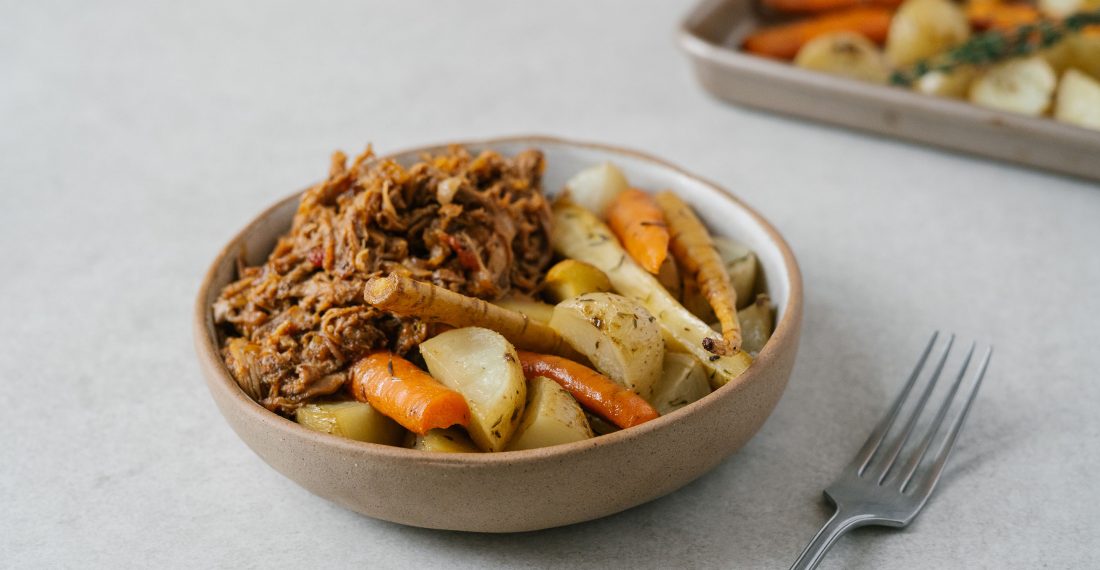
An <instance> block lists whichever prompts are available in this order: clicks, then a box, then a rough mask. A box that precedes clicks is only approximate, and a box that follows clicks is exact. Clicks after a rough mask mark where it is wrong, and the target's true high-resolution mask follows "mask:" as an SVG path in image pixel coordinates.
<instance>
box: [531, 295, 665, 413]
mask: <svg viewBox="0 0 1100 570" xmlns="http://www.w3.org/2000/svg"><path fill="white" fill-rule="evenodd" d="M550 327H551V328H553V329H554V330H556V331H558V334H560V335H561V336H562V338H564V339H565V341H566V342H567V343H569V345H570V346H572V347H573V349H574V350H576V351H577V352H579V353H581V354H583V355H584V356H586V357H587V358H588V360H589V361H590V362H592V365H593V366H595V367H596V369H597V370H599V371H600V372H601V373H603V374H604V375H605V376H607V377H609V378H611V379H612V380H614V381H616V382H618V383H619V384H622V385H623V386H626V387H627V388H630V389H631V390H633V391H634V392H635V393H637V394H638V395H640V396H642V397H643V398H646V397H648V396H650V395H651V394H652V392H653V385H654V384H656V383H657V379H658V378H660V376H661V359H662V358H663V357H664V353H665V343H664V340H663V339H662V337H661V328H660V325H658V324H657V322H656V318H654V317H653V315H651V314H650V313H649V311H647V310H646V309H645V307H643V306H642V305H641V304H640V303H638V302H637V301H635V300H633V299H628V298H626V297H623V296H621V295H616V294H614V293H588V294H585V295H581V296H579V297H574V298H572V299H569V300H567V301H563V302H561V303H559V304H558V306H556V307H554V316H553V318H551V319H550Z"/></svg>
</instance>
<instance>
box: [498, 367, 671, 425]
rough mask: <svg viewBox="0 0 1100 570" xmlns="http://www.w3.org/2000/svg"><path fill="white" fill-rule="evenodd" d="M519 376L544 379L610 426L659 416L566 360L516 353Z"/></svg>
mask: <svg viewBox="0 0 1100 570" xmlns="http://www.w3.org/2000/svg"><path fill="white" fill-rule="evenodd" d="M518 353H519V362H520V364H521V365H523V375H524V376H526V377H527V378H528V379H530V378H534V377H536V376H545V377H547V378H549V379H551V380H553V381H554V382H557V383H558V384H560V385H561V387H562V388H565V391H566V392H569V393H570V394H572V395H573V397H574V398H576V399H577V401H578V402H580V403H581V405H582V406H584V407H586V408H588V409H589V410H591V411H593V412H595V413H596V414H598V415H599V416H601V417H603V418H604V419H607V420H608V421H610V422H611V423H613V424H615V425H617V426H619V427H621V428H628V427H632V426H636V425H638V424H642V423H645V422H648V421H649V420H652V419H656V418H657V417H659V416H660V415H661V414H659V413H657V410H655V409H653V406H650V405H649V402H646V401H645V400H643V399H642V397H641V396H639V395H637V394H635V393H634V392H632V391H630V389H629V388H626V387H624V386H621V385H619V384H616V383H615V381H614V380H612V379H610V378H608V377H607V376H604V375H603V374H600V373H599V372H596V371H595V370H592V369H591V368H589V367H587V366H584V365H582V364H577V363H576V362H573V361H572V360H569V359H567V358H562V357H560V356H550V355H547V354H535V353H533V352H524V351H522V350H521V351H518Z"/></svg>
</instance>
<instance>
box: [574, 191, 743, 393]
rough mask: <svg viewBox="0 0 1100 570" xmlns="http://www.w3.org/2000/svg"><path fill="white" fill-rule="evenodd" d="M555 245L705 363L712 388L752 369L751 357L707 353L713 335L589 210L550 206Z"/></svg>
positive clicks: (675, 343) (679, 347)
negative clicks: (602, 275) (583, 263)
mask: <svg viewBox="0 0 1100 570" xmlns="http://www.w3.org/2000/svg"><path fill="white" fill-rule="evenodd" d="M553 243H554V249H555V251H557V252H558V253H559V254H561V255H563V256H566V257H572V258H575V259H579V260H582V261H586V262H588V263H591V264H592V265H595V266H596V267H598V268H600V269H602V270H603V271H604V272H605V273H606V274H607V277H608V279H610V280H611V284H612V286H613V287H614V288H615V291H616V292H618V293H619V294H621V295H623V296H626V297H630V298H632V299H635V300H637V301H638V302H640V303H641V304H642V306H643V307H645V308H646V310H648V311H649V313H650V314H651V315H653V316H654V317H656V318H657V324H659V325H661V330H662V332H663V333H664V336H665V342H667V343H670V344H671V345H672V346H674V347H676V348H677V350H681V351H684V352H687V353H689V354H691V355H692V356H695V357H696V358H698V359H699V360H700V362H702V363H703V366H704V367H705V368H706V369H707V379H708V380H709V381H710V383H711V386H712V387H718V386H722V385H724V384H725V383H727V382H729V381H730V380H732V379H733V378H736V377H737V376H739V375H740V374H741V373H742V372H744V371H745V370H746V369H747V368H748V367H749V364H751V363H752V357H750V356H749V355H748V354H747V353H745V352H744V351H739V352H737V353H736V354H734V355H732V356H720V355H717V354H713V353H711V352H710V351H708V350H706V349H705V348H704V347H703V342H704V340H705V339H711V341H712V342H713V340H714V337H715V334H714V331H713V330H711V328H710V327H709V326H707V324H706V323H704V322H703V321H700V320H699V319H698V318H696V317H695V316H694V315H692V314H691V313H690V312H688V310H687V309H685V308H684V307H683V306H682V305H680V303H679V302H677V301H676V299H674V298H673V297H672V295H670V294H669V293H668V291H666V290H665V288H664V287H662V286H661V284H660V283H659V282H657V279H656V278H654V277H653V275H651V274H650V273H649V272H648V271H646V270H645V269H642V268H641V266H639V265H638V264H637V263H635V262H634V260H633V259H630V256H629V255H628V254H627V253H626V251H625V250H623V248H622V247H621V246H619V242H618V240H616V239H615V236H614V235H612V234H611V230H609V229H608V228H607V226H605V225H604V224H603V223H602V222H600V220H599V219H597V218H596V216H594V215H593V214H592V213H591V212H589V211H588V210H585V209H584V208H582V207H580V206H578V205H576V204H572V203H570V202H568V201H561V200H559V201H558V202H557V203H556V204H555V205H554V234H553Z"/></svg>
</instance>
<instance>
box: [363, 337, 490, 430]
mask: <svg viewBox="0 0 1100 570" xmlns="http://www.w3.org/2000/svg"><path fill="white" fill-rule="evenodd" d="M350 376H351V384H350V386H349V389H350V391H351V395H352V396H353V397H354V398H355V399H356V400H359V401H360V402H367V403H368V404H370V405H371V406H373V407H374V409H376V410H378V411H379V412H382V413H383V414H385V415H386V416H389V417H390V418H393V420H395V421H396V422H397V423H399V424H401V425H402V426H405V429H407V430H409V431H411V432H413V433H418V434H424V433H428V430H430V429H433V428H446V427H451V426H453V425H461V426H464V425H466V424H467V423H468V422H469V421H470V409H469V408H468V407H467V405H466V400H465V399H464V398H463V397H462V395H461V394H459V393H458V392H455V391H454V390H451V389H449V388H447V387H446V386H444V385H442V384H440V383H439V382H436V381H435V379H433V378H432V377H431V376H428V375H427V374H426V373H425V372H424V371H423V370H421V369H419V368H417V367H416V365H415V364H413V363H411V362H409V361H408V360H405V359H404V358H401V357H400V356H398V355H396V354H394V353H392V352H389V351H385V350H380V351H377V352H372V353H370V354H368V355H367V356H365V357H363V358H361V359H359V361H358V362H356V363H355V364H354V365H352V367H351V372H350Z"/></svg>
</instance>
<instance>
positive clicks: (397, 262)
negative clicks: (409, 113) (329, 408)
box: [213, 147, 551, 414]
mask: <svg viewBox="0 0 1100 570" xmlns="http://www.w3.org/2000/svg"><path fill="white" fill-rule="evenodd" d="M372 159H373V154H372V153H371V151H370V149H369V148H368V149H367V151H366V152H364V153H363V154H362V155H360V156H359V157H357V158H356V159H355V160H354V161H353V163H352V165H351V167H350V168H349V167H348V166H347V157H346V156H344V154H343V153H339V152H338V153H336V154H334V155H333V159H332V166H331V170H330V173H329V177H328V179H327V180H325V181H324V182H322V183H321V184H318V185H317V186H314V187H313V188H311V189H309V190H307V191H306V192H305V194H304V195H303V196H302V199H301V202H300V203H299V206H298V211H297V213H296V214H295V216H294V223H293V225H292V227H291V230H290V233H288V234H287V235H284V236H283V237H281V238H280V239H279V242H278V244H277V245H276V246H275V249H274V251H272V252H271V255H270V256H269V257H268V259H267V261H266V262H265V263H264V264H263V265H261V266H257V267H240V268H239V269H238V276H239V278H238V280H237V281H235V282H233V283H230V284H229V285H227V286H226V287H225V289H223V290H222V292H221V295H220V296H219V298H218V300H217V301H216V302H215V303H214V307H213V310H214V319H215V321H216V322H217V323H219V325H221V326H222V327H223V330H224V332H225V333H226V341H225V344H224V347H223V356H224V358H225V361H226V364H227V365H228V366H229V369H230V371H231V372H232V373H233V376H234V377H235V378H236V380H237V382H238V383H239V384H240V385H241V387H242V388H243V389H244V390H245V392H247V393H248V394H249V395H250V396H251V397H252V398H253V399H255V400H256V401H258V402H260V403H261V404H262V405H264V406H265V407H267V408H268V409H270V410H273V411H276V412H280V413H283V414H290V413H291V412H293V411H294V410H295V409H297V407H298V406H300V405H301V404H302V403H304V402H306V401H308V400H309V399H311V398H314V397H316V396H320V395H325V394H331V393H334V392H336V391H337V390H339V389H340V388H341V387H342V386H343V385H344V383H345V381H346V379H347V369H348V367H349V366H350V365H351V364H352V363H354V362H355V361H356V360H357V359H359V358H360V357H361V356H363V355H364V354H366V353H367V352H369V351H371V350H374V349H378V348H383V347H385V348H389V349H391V350H394V351H395V352H398V353H401V354H404V353H406V352H408V351H409V350H411V349H412V348H414V347H415V346H417V345H418V344H419V343H420V342H421V341H423V340H425V339H426V338H427V336H428V334H429V326H428V325H427V324H426V323H424V322H422V321H420V320H418V319H415V318H408V317H398V316H396V315H392V314H388V313H385V312H383V311H380V310H378V309H375V308H374V307H371V306H370V305H367V304H366V303H365V302H364V301H363V287H364V285H365V283H366V282H367V280H368V279H370V278H372V277H377V276H384V275H387V274H389V273H391V272H399V273H402V274H404V275H407V276H409V277H412V278H413V279H417V280H420V281H427V282H431V283H434V284H436V285H440V286H442V287H446V288H448V289H451V290H453V291H457V292H460V293H463V294H466V295H470V296H474V297H480V298H483V299H497V298H500V297H501V296H503V295H505V294H507V293H508V292H509V291H511V290H513V289H516V290H518V291H520V292H524V293H530V292H531V291H533V290H534V289H535V287H536V286H537V285H538V283H539V280H540V279H541V276H542V274H543V270H544V269H545V267H546V264H547V263H548V262H549V261H550V256H551V252H550V219H551V218H550V207H549V204H548V202H547V200H546V198H545V197H544V196H543V194H542V189H541V185H540V183H541V177H542V172H543V169H544V167H545V163H544V161H543V156H542V153H541V152H539V151H537V150H526V151H524V152H521V153H519V154H517V155H516V156H515V157H513V158H511V159H509V158H504V157H502V156H500V155H499V154H497V153H495V152H492V151H485V152H482V153H481V154H479V155H477V156H476V157H475V156H472V155H471V154H470V153H469V152H468V151H467V150H466V149H464V148H461V147H452V148H450V149H448V151H447V152H445V153H442V154H439V155H435V156H424V157H422V162H419V163H417V164H416V165H414V166H413V167H411V168H408V169H406V168H403V167H402V166H401V165H399V164H397V163H396V162H394V161H392V160H388V159H380V160H372Z"/></svg>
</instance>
